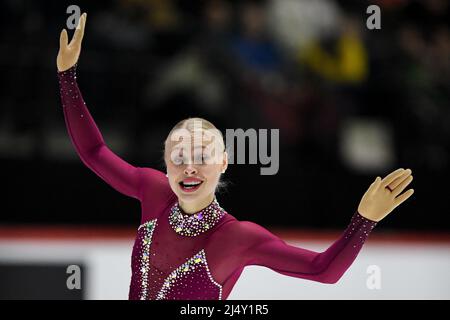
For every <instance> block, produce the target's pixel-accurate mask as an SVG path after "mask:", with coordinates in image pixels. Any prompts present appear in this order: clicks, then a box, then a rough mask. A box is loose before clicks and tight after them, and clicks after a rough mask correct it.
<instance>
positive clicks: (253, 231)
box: [220, 216, 277, 245]
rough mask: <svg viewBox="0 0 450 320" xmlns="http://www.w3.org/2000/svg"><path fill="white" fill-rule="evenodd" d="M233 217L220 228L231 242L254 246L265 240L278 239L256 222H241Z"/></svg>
mask: <svg viewBox="0 0 450 320" xmlns="http://www.w3.org/2000/svg"><path fill="white" fill-rule="evenodd" d="M231 217H232V218H231V219H230V220H229V221H227V222H226V223H224V225H223V226H221V228H220V229H221V230H220V233H221V234H223V235H224V237H225V238H228V239H229V240H230V241H231V242H236V241H237V242H239V243H241V244H244V243H245V244H247V245H252V244H254V243H256V242H261V241H264V240H274V239H277V236H275V235H274V234H273V233H272V232H270V231H269V230H268V229H266V228H265V227H263V226H261V225H259V224H257V223H255V222H252V221H240V220H237V219H236V218H234V217H233V216H231Z"/></svg>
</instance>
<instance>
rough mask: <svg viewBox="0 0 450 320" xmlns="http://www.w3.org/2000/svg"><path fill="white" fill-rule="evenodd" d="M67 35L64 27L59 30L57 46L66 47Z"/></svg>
mask: <svg viewBox="0 0 450 320" xmlns="http://www.w3.org/2000/svg"><path fill="white" fill-rule="evenodd" d="M68 42H69V41H68V36H67V31H66V29H63V30H62V31H61V34H60V35H59V48H60V49H61V50H63V49H65V48H66V47H67V44H68Z"/></svg>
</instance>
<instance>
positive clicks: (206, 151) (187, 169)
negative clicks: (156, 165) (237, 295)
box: [164, 130, 228, 202]
mask: <svg viewBox="0 0 450 320" xmlns="http://www.w3.org/2000/svg"><path fill="white" fill-rule="evenodd" d="M205 136H207V135H205V132H204V131H203V130H200V131H199V132H196V133H190V132H187V130H185V132H184V134H182V136H181V137H173V138H172V139H171V137H169V139H168V140H167V141H166V148H165V154H164V160H165V163H166V167H167V175H168V178H169V183H170V187H171V188H172V190H173V192H174V193H175V194H176V195H177V196H178V199H180V200H182V201H183V202H196V201H198V202H200V201H202V199H205V198H207V197H208V196H210V195H211V194H214V193H215V190H216V187H217V184H218V182H219V179H220V175H221V173H222V171H223V170H225V169H226V168H227V165H228V160H227V153H226V152H224V151H223V142H222V143H215V142H214V141H211V139H208V138H206V137H205ZM208 137H209V138H210V137H211V135H208ZM216 137H217V136H216ZM217 138H218V139H217V140H215V138H214V139H212V140H215V141H221V138H220V140H219V137H217ZM216 150H217V156H216V153H215V151H216Z"/></svg>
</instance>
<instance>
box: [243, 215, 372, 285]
mask: <svg viewBox="0 0 450 320" xmlns="http://www.w3.org/2000/svg"><path fill="white" fill-rule="evenodd" d="M242 223H243V229H245V232H246V234H247V239H248V241H250V242H251V244H252V245H250V246H249V247H248V248H247V249H246V250H245V252H244V253H243V254H242V257H243V259H244V262H243V265H244V266H246V265H260V266H265V267H268V268H270V269H272V270H274V271H276V272H278V273H281V274H284V275H287V276H292V277H297V278H303V279H308V280H313V281H318V282H322V283H336V282H337V281H338V280H339V279H340V278H341V277H342V275H343V274H344V273H345V271H346V270H347V269H348V268H349V267H350V266H351V264H352V263H353V261H354V260H355V259H356V256H357V255H358V253H359V251H360V250H361V248H362V246H363V244H364V242H365V240H366V239H367V237H368V236H369V233H370V232H371V230H372V229H373V228H374V227H375V225H376V224H377V223H376V222H375V221H371V220H369V219H366V218H364V217H363V216H361V215H360V214H359V213H358V212H355V214H354V215H353V217H352V219H351V221H350V224H349V225H348V227H347V228H346V230H345V231H344V232H343V233H342V235H341V236H340V237H339V238H338V239H337V240H336V241H335V242H334V243H333V244H332V245H331V246H330V247H329V248H328V249H327V250H325V251H324V252H315V251H311V250H307V249H303V248H299V247H295V246H292V245H289V244H287V243H285V242H284V241H283V240H282V239H280V238H279V237H277V236H275V235H274V234H272V233H270V232H269V231H268V230H266V229H265V228H263V227H261V226H259V225H257V224H255V223H253V222H248V221H244V222H242Z"/></svg>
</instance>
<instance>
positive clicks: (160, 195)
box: [57, 65, 376, 300]
mask: <svg viewBox="0 0 450 320" xmlns="http://www.w3.org/2000/svg"><path fill="white" fill-rule="evenodd" d="M76 67H77V65H75V66H73V67H72V68H70V69H69V70H66V71H64V72H57V75H58V79H59V84H60V93H61V101H62V106H63V112H64V117H65V122H66V126H67V130H68V132H69V135H70V138H71V141H72V143H73V145H74V147H75V149H76V151H77V153H78V155H79V156H80V158H81V160H82V161H83V163H84V164H85V165H86V166H87V167H89V168H90V169H91V170H92V171H94V172H95V173H96V174H97V175H98V176H99V177H100V178H102V179H103V180H104V181H105V182H106V183H108V184H109V185H110V186H111V187H113V188H114V189H116V190H117V191H119V192H121V193H123V194H125V195H127V196H130V197H133V198H135V199H137V200H139V201H140V203H141V225H140V226H139V228H138V230H137V236H136V240H135V243H134V247H133V252H132V258H131V262H132V266H131V267H132V278H131V284H130V291H129V299H184V300H195V299H215V300H217V299H227V297H228V296H229V294H230V292H231V290H232V288H233V286H234V285H235V283H236V281H237V280H238V278H239V276H240V275H241V273H242V271H243V269H244V267H245V266H249V265H259V266H265V267H267V268H270V269H272V270H274V271H276V272H278V273H280V274H283V275H287V276H292V277H296V278H303V279H309V280H313V281H318V282H322V283H335V282H337V281H338V280H339V279H340V278H341V277H342V275H343V274H344V273H345V271H346V270H347V269H348V268H349V267H350V265H351V264H352V263H353V261H354V260H355V258H356V256H357V255H358V253H359V251H360V250H361V248H362V246H363V243H364V241H365V240H366V239H367V237H368V235H369V233H370V232H371V230H372V229H373V228H374V227H375V225H376V222H375V221H371V220H369V219H366V218H364V217H363V216H361V215H360V214H359V213H358V212H355V213H354V214H353V216H352V218H351V221H350V223H349V225H348V227H347V228H346V229H345V231H344V232H343V233H342V235H341V236H340V237H339V238H338V239H337V240H336V241H335V242H334V243H333V244H332V245H331V246H330V247H329V248H328V249H327V250H325V251H324V252H314V251H311V250H307V249H303V248H299V247H295V246H292V245H289V244H287V243H285V242H284V241H283V240H282V239H280V238H278V237H277V236H275V235H274V234H272V233H271V232H269V231H268V230H267V229H265V228H264V227H262V226H260V225H258V224H256V223H253V222H250V221H239V220H237V219H236V218H235V217H234V216H232V215H231V214H229V213H227V212H226V211H225V210H224V209H223V208H221V207H220V205H219V203H218V201H217V199H216V198H214V201H213V202H212V203H211V204H210V205H208V207H206V208H204V209H203V210H202V211H200V212H198V213H195V214H191V215H187V214H185V213H184V212H183V211H182V210H181V208H179V207H178V200H177V197H176V195H175V194H174V193H173V191H172V190H171V188H170V185H169V182H168V180H167V177H166V176H165V174H164V173H163V172H161V171H158V170H155V169H152V168H144V167H135V166H133V165H130V164H129V163H127V162H125V161H124V160H122V159H121V158H120V157H118V156H117V155H116V154H114V153H113V152H112V151H111V150H110V149H109V148H108V147H107V146H106V145H105V142H104V140H103V137H102V135H101V133H100V131H99V129H98V127H97V126H96V124H95V122H94V120H93V118H92V117H91V115H90V113H89V111H88V109H87V107H86V104H85V102H84V100H83V97H82V95H81V92H80V90H79V88H78V85H77V81H76Z"/></svg>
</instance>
